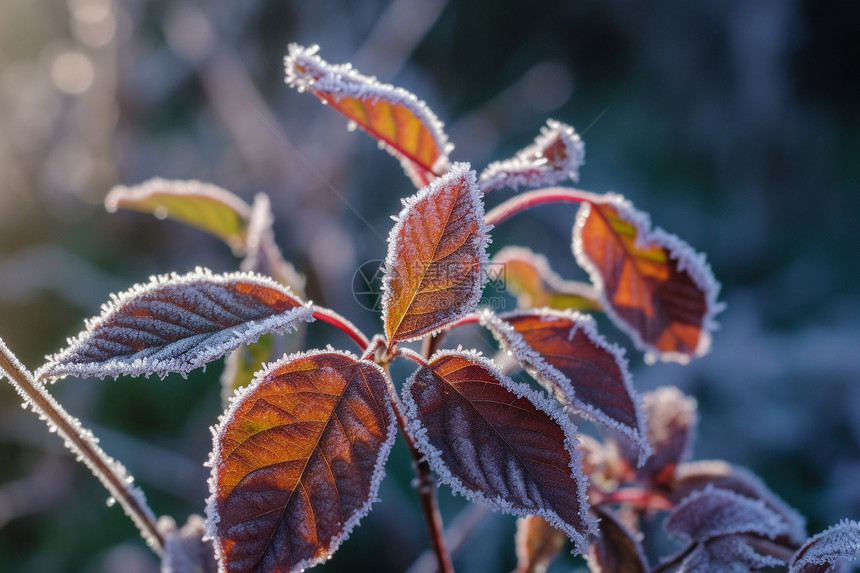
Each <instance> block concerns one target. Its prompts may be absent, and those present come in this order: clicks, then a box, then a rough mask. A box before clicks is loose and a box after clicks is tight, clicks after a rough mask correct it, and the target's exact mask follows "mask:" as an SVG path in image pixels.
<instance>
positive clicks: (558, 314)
mask: <svg viewBox="0 0 860 573" xmlns="http://www.w3.org/2000/svg"><path fill="white" fill-rule="evenodd" d="M481 323H482V324H483V325H484V326H486V327H487V328H489V330H490V332H492V333H493V336H494V337H495V338H496V339H497V340H498V341H499V343H500V344H501V346H502V348H503V349H504V350H507V351H509V352H511V353H512V354H513V355H514V357H515V358H516V359H517V360H518V361H519V362H520V363H521V364H522V365H523V366H524V367H525V368H526V370H528V372H529V374H531V375H532V376H533V377H534V378H535V380H537V381H538V382H540V384H541V385H542V386H543V387H544V388H546V389H547V390H549V391H550V392H551V393H552V394H553V395H554V396H556V397H557V398H558V400H559V401H560V402H561V403H562V404H565V405H566V406H568V407H570V408H572V409H573V410H574V411H575V412H577V413H579V414H582V415H584V416H587V417H588V418H591V419H592V420H594V421H595V422H597V423H599V424H601V425H602V426H604V427H606V428H607V429H609V430H610V431H613V432H615V433H616V434H620V435H622V436H624V437H625V438H626V439H627V440H629V441H630V442H632V443H633V444H635V446H636V448H637V449H638V451H639V459H640V462H641V463H644V461H645V458H647V457H648V455H649V454H650V448H649V447H648V442H647V441H646V440H645V431H644V427H645V424H644V423H643V422H642V414H641V412H640V409H639V400H638V397H637V396H636V393H635V392H634V390H633V385H632V382H631V380H630V373H629V372H628V371H627V360H625V359H624V356H623V350H622V349H621V348H619V347H618V346H616V345H614V344H610V343H609V342H607V341H606V339H604V338H603V337H602V336H601V335H600V334H599V333H598V332H597V327H596V326H595V325H594V320H593V319H592V318H591V317H590V316H587V315H584V314H579V313H577V312H571V311H561V310H552V309H548V308H544V309H537V310H526V311H517V312H511V313H506V314H502V315H498V316H496V315H494V314H491V313H484V314H483V315H482V317H481Z"/></svg>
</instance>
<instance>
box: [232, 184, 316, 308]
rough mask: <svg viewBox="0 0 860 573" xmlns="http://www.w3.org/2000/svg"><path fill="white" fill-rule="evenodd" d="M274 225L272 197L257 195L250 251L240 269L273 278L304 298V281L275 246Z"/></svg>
mask: <svg viewBox="0 0 860 573" xmlns="http://www.w3.org/2000/svg"><path fill="white" fill-rule="evenodd" d="M273 222H274V216H273V215H272V206H271V203H270V202H269V196H268V195H266V194H265V193H257V196H256V197H254V204H253V206H252V207H251V216H250V218H249V220H248V230H247V238H246V244H247V247H246V249H245V258H244V259H242V265H241V269H242V270H243V271H250V272H253V273H260V274H262V275H266V276H270V277H272V278H273V279H275V280H276V281H278V282H279V283H281V284H283V285H286V286H288V287H290V289H292V290H293V292H295V293H296V294H298V295H299V296H304V291H305V279H304V277H303V276H301V275H300V274H299V273H298V272H296V269H295V267H293V265H292V264H291V263H290V262H289V261H287V260H285V259H284V256H283V254H282V253H281V249H280V248H279V247H278V245H277V243H275V233H274V231H273V230H272V223H273Z"/></svg>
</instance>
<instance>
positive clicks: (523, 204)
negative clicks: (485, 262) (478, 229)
mask: <svg viewBox="0 0 860 573" xmlns="http://www.w3.org/2000/svg"><path fill="white" fill-rule="evenodd" d="M596 198H597V195H594V194H593V193H589V192H588V191H580V190H579V189H571V188H569V187H547V188H545V189H538V190H536V191H529V192H528V193H522V194H520V195H517V196H515V197H513V198H512V199H508V200H507V201H505V202H504V203H502V204H501V205H498V206H496V207H494V208H493V209H492V210H490V212H489V213H487V215H486V216H485V217H484V221H485V222H486V223H487V224H488V225H498V224H499V223H502V222H503V221H507V220H508V219H510V218H511V217H513V216H514V215H516V214H517V213H520V212H522V211H525V210H526V209H530V208H532V207H534V206H536V205H543V204H544V203H582V202H584V201H594V200H595V199H596Z"/></svg>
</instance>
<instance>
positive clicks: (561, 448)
mask: <svg viewBox="0 0 860 573" xmlns="http://www.w3.org/2000/svg"><path fill="white" fill-rule="evenodd" d="M403 402H404V404H405V405H406V408H407V414H408V416H409V418H410V419H411V420H412V431H413V434H414V436H415V438H416V440H417V442H418V449H419V450H420V451H421V453H422V454H424V455H425V456H426V457H427V461H428V462H429V464H430V466H431V467H432V468H433V469H434V470H435V471H436V472H437V473H438V474H439V476H440V479H441V480H442V481H443V482H444V483H447V484H448V485H449V486H451V488H452V489H453V490H454V491H455V492H457V493H460V494H462V495H464V496H466V497H468V498H476V499H479V500H481V501H484V502H486V503H487V504H488V505H490V506H491V507H493V508H494V509H497V510H499V511H504V512H507V513H513V514H514V515H520V516H526V515H530V514H534V515H539V516H541V517H544V518H545V519H546V520H547V521H548V522H549V523H550V524H551V525H552V526H553V527H556V528H558V529H561V530H562V531H564V532H565V534H567V536H568V537H569V538H570V539H571V540H573V541H574V542H575V543H576V545H577V547H578V548H579V550H580V551H585V550H586V548H587V547H588V535H589V534H590V533H592V531H593V523H592V521H591V519H590V518H589V516H588V513H587V511H588V501H587V498H586V495H585V487H586V482H587V480H586V478H585V475H584V474H583V473H582V466H581V462H580V455H579V452H577V450H576V436H575V435H574V431H575V429H576V428H575V427H574V426H573V424H572V423H571V422H570V420H569V419H568V418H567V417H566V416H565V415H564V414H563V413H562V412H561V411H560V409H559V408H557V407H556V406H555V405H554V404H552V403H551V402H549V401H547V400H546V399H544V398H543V397H542V396H540V395H538V394H537V393H535V392H533V391H532V390H530V389H529V388H528V387H527V386H525V385H524V384H517V383H515V382H513V381H512V380H511V379H510V378H508V377H506V376H504V375H503V374H502V373H501V372H499V371H498V370H497V369H496V367H495V366H494V365H493V363H492V362H490V361H489V360H487V359H485V358H482V357H480V356H479V355H477V354H474V353H466V352H447V351H445V352H440V353H438V354H436V355H435V357H434V358H433V359H432V360H431V362H430V364H429V366H426V367H425V366H422V367H421V368H419V369H418V371H417V372H415V374H413V375H412V377H411V378H410V379H409V380H408V381H407V382H406V384H405V385H404V387H403Z"/></svg>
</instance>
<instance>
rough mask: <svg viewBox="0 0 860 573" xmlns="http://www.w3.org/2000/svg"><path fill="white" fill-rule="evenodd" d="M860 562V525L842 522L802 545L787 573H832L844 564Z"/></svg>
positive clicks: (853, 522)
mask: <svg viewBox="0 0 860 573" xmlns="http://www.w3.org/2000/svg"><path fill="white" fill-rule="evenodd" d="M857 559H860V523H857V522H856V521H850V520H847V519H846V520H843V521H841V522H839V523H837V524H836V525H834V526H832V527H830V528H829V529H827V530H826V531H823V532H821V533H819V534H818V535H816V536H815V537H813V538H811V539H809V540H808V541H807V542H806V543H804V544H803V547H801V548H800V550H799V551H798V552H797V553H796V554H795V555H794V557H793V558H792V560H791V567H790V568H789V570H788V573H831V572H833V571H837V567H838V566H839V564H840V563H842V562H843V561H848V560H857Z"/></svg>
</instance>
